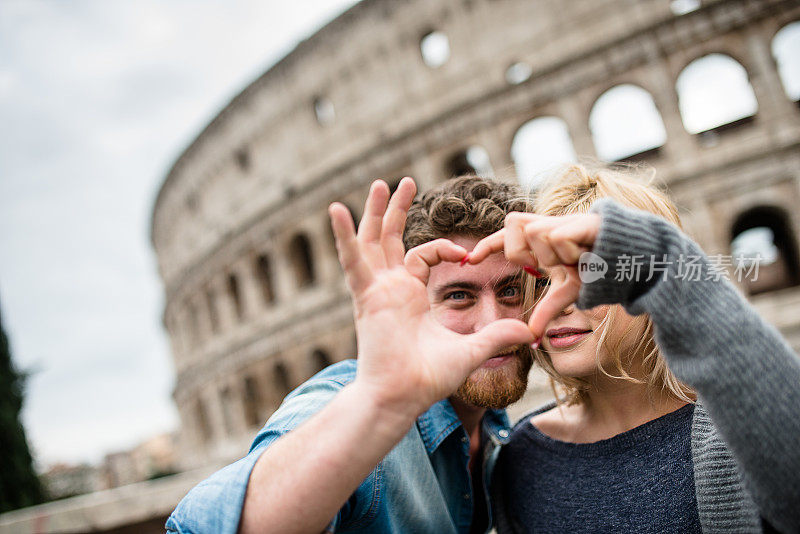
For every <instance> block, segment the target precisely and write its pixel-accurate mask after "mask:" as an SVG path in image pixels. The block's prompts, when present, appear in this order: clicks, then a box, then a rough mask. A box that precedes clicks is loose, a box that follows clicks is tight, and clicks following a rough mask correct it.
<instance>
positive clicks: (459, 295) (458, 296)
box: [445, 291, 467, 300]
mask: <svg viewBox="0 0 800 534" xmlns="http://www.w3.org/2000/svg"><path fill="white" fill-rule="evenodd" d="M445 298H448V299H451V300H465V299H466V298H467V292H466V291H453V292H452V293H448V294H447V297H445Z"/></svg>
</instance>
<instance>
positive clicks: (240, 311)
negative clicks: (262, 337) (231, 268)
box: [227, 273, 244, 319]
mask: <svg viewBox="0 0 800 534" xmlns="http://www.w3.org/2000/svg"><path fill="white" fill-rule="evenodd" d="M227 286H228V297H229V298H230V299H231V302H232V303H233V310H234V312H236V318H237V319H241V318H242V317H243V316H244V305H243V303H242V293H241V290H240V289H239V278H238V277H237V276H236V275H235V274H234V273H230V274H228V280H227Z"/></svg>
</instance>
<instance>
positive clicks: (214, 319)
mask: <svg viewBox="0 0 800 534" xmlns="http://www.w3.org/2000/svg"><path fill="white" fill-rule="evenodd" d="M206 306H208V321H209V323H210V325H211V332H212V333H214V334H216V333H217V332H219V314H218V313H217V296H216V295H215V294H214V290H213V289H212V288H210V287H209V288H208V289H206Z"/></svg>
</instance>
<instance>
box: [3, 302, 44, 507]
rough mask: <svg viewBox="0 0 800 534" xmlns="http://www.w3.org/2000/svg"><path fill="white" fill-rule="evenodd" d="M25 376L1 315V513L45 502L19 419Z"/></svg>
mask: <svg viewBox="0 0 800 534" xmlns="http://www.w3.org/2000/svg"><path fill="white" fill-rule="evenodd" d="M24 388H25V375H24V374H23V373H20V372H18V371H17V370H16V369H14V365H13V364H12V362H11V351H10V350H9V347H8V338H7V337H6V333H5V331H4V330H3V321H2V315H1V314H0V451H2V452H0V513H3V512H7V511H9V510H16V509H17V508H23V507H25V506H31V505H34V504H38V503H40V502H42V501H44V493H43V491H42V486H41V483H40V482H39V478H38V477H37V476H36V472H35V471H34V469H33V459H32V458H31V453H30V450H28V441H27V440H26V439H25V429H24V428H23V427H22V422H21V421H20V419H19V414H20V410H21V409H22V397H23V392H24Z"/></svg>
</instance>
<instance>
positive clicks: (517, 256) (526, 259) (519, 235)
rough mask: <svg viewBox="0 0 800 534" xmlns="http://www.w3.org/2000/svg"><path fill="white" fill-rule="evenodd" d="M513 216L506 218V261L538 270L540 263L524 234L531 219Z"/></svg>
mask: <svg viewBox="0 0 800 534" xmlns="http://www.w3.org/2000/svg"><path fill="white" fill-rule="evenodd" d="M512 215H513V214H511V215H509V216H508V217H506V244H505V254H506V259H508V261H510V262H512V263H515V264H517V265H522V266H528V267H532V268H534V269H536V268H537V267H539V261H538V259H537V258H536V257H535V256H534V255H533V254H532V250H531V248H530V246H529V245H528V241H527V239H526V236H525V232H524V228H525V225H526V224H527V222H528V221H530V220H531V219H529V218H522V217H513V216H512Z"/></svg>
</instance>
